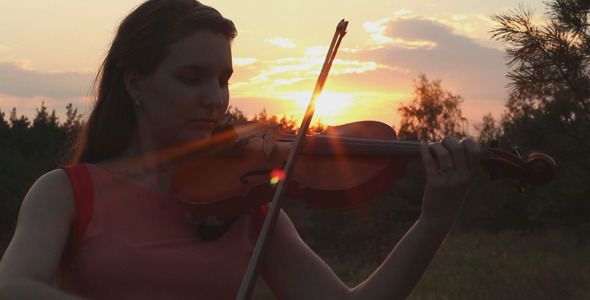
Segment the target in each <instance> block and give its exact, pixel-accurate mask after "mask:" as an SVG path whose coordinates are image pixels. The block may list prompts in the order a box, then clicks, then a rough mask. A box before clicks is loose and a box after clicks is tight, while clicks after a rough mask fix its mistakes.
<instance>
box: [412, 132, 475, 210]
mask: <svg viewBox="0 0 590 300" xmlns="http://www.w3.org/2000/svg"><path fill="white" fill-rule="evenodd" d="M420 152H421V154H422V161H423V163H424V168H425V170H426V178H427V182H426V189H425V192H424V200H423V207H422V214H423V216H427V217H435V218H436V219H439V218H441V217H442V218H443V219H448V218H451V219H453V221H454V219H455V216H456V215H457V213H458V211H459V209H460V208H461V205H462V203H463V200H464V198H465V196H466V195H467V192H468V191H469V187H470V186H471V183H472V182H473V179H474V178H475V175H476V174H477V172H478V170H479V160H480V157H481V150H480V148H479V146H478V145H477V144H476V143H475V142H474V141H473V140H471V139H464V140H462V141H460V142H459V141H457V140H456V139H455V138H453V137H450V136H447V137H445V138H443V139H442V140H441V141H440V142H437V143H429V144H426V143H422V144H421V145H420Z"/></svg>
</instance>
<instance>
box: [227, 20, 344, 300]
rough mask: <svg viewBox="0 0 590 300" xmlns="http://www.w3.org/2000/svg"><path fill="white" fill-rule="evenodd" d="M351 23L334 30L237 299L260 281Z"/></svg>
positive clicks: (241, 297) (249, 293)
mask: <svg viewBox="0 0 590 300" xmlns="http://www.w3.org/2000/svg"><path fill="white" fill-rule="evenodd" d="M347 25H348V21H345V20H342V21H340V23H338V26H337V27H336V32H335V33H334V38H333V39H332V43H331V44H330V49H329V50H328V54H327V55H326V60H325V61H324V65H323V67H322V71H321V72H320V75H319V77H318V81H317V83H316V85H315V89H314V91H313V94H312V96H311V100H310V101H309V105H308V106H307V110H306V111H305V116H304V118H303V121H302V122H301V127H300V128H299V132H298V133H297V136H296V138H295V143H294V145H293V148H292V149H291V153H289V158H288V159H287V163H286V165H285V170H284V178H283V179H282V180H280V181H279V184H278V186H277V190H276V192H275V194H274V197H273V200H272V202H271V203H270V208H269V211H268V215H267V216H266V219H265V220H264V225H263V226H262V230H261V232H260V236H259V238H258V241H257V242H256V246H255V247H254V252H253V253H252V257H251V258H250V263H249V264H248V268H247V269H246V274H245V275H244V278H243V279H242V284H241V286H240V290H239V291H238V295H237V297H236V300H246V299H250V297H251V296H252V292H253V291H254V286H255V285H256V279H257V277H258V272H259V270H260V266H261V264H262V258H263V257H264V253H265V252H266V248H267V246H268V243H269V241H270V237H271V236H272V232H273V230H274V227H275V225H276V222H277V219H278V216H279V212H280V211H281V207H282V206H283V202H284V199H285V192H286V191H287V185H288V183H289V181H290V180H291V177H292V175H293V169H295V164H296V163H297V159H298V157H299V153H300V152H301V148H302V145H303V141H304V139H305V136H306V135H307V132H308V130H309V125H310V124H311V119H312V118H313V114H314V112H315V99H316V98H317V97H318V96H319V95H320V93H321V92H322V89H323V88H324V84H325V83H326V79H327V78H328V72H329V71H330V67H332V62H333V61H334V57H336V52H337V51H338V47H339V46H340V42H341V41H342V38H343V37H344V35H345V34H346V27H347Z"/></svg>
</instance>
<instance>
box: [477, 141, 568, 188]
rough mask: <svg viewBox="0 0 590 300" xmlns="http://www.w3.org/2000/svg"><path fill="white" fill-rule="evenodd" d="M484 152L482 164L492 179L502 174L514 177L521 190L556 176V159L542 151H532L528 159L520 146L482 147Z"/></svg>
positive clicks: (544, 182) (548, 180) (546, 181)
mask: <svg viewBox="0 0 590 300" xmlns="http://www.w3.org/2000/svg"><path fill="white" fill-rule="evenodd" d="M495 145H496V146H497V144H495ZM482 152H483V157H482V159H481V166H482V168H483V169H484V171H486V172H487V173H489V174H490V179H492V180H496V179H499V178H500V177H501V176H508V177H510V178H514V179H516V180H517V181H518V184H517V190H518V191H519V192H524V188H525V185H526V184H535V185H541V184H546V183H548V182H550V181H551V180H553V178H554V177H555V173H556V169H557V165H556V163H555V161H554V160H553V158H551V157H550V156H549V155H547V154H544V153H542V152H538V151H535V152H532V153H531V154H530V155H529V156H528V158H527V159H526V160H524V159H523V158H522V154H521V151H520V148H518V147H514V148H512V151H506V150H502V149H499V148H496V147H490V148H482Z"/></svg>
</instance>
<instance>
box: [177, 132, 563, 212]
mask: <svg viewBox="0 0 590 300" xmlns="http://www.w3.org/2000/svg"><path fill="white" fill-rule="evenodd" d="M216 138H217V140H218V141H216V142H214V143H212V145H211V146H209V147H208V148H209V149H207V150H205V151H201V153H198V154H196V155H194V157H192V158H191V159H187V160H186V161H184V162H183V163H181V164H180V166H179V168H178V170H177V171H176V173H175V178H174V182H173V191H174V193H175V195H176V196H177V197H178V199H180V200H181V201H182V202H183V203H184V204H185V207H186V215H187V217H188V218H189V219H192V220H193V221H197V222H207V223H216V222H220V221H224V220H228V219H230V218H233V217H236V216H240V215H242V214H245V213H249V212H251V211H252V210H253V209H255V208H257V207H259V206H260V205H263V204H265V203H267V202H270V201H271V199H272V196H273V194H274V193H275V187H276V184H273V179H274V180H276V177H279V178H280V175H281V171H282V170H283V168H284V167H285V163H286V161H287V157H288V155H289V153H290V152H291V150H292V147H293V144H294V141H295V135H294V134H289V133H285V132H283V131H281V130H280V125H270V124H265V123H261V122H258V121H250V122H243V123H236V124H231V125H228V126H227V128H225V129H224V130H223V131H221V132H220V133H217V134H216V135H215V137H214V138H213V140H215V139H216ZM419 144H420V143H419V142H417V141H400V140H397V136H396V133H395V131H394V130H393V128H392V127H390V126H389V125H387V124H384V123H381V122H377V121H360V122H354V123H349V124H344V125H340V126H330V127H328V128H327V129H326V130H325V131H324V132H322V133H320V134H308V135H307V136H306V138H305V142H304V143H303V145H302V150H301V153H300V157H299V161H298V163H297V166H296V168H295V169H294V171H293V172H294V173H293V175H292V178H291V180H290V182H289V185H288V189H287V191H286V197H288V198H291V199H302V200H304V201H305V202H306V206H307V207H315V208H322V209H328V210H350V209H356V208H360V207H363V206H366V205H368V204H370V203H372V202H374V201H375V200H377V199H379V198H380V197H381V196H383V195H384V194H385V193H386V192H387V191H388V190H389V189H390V188H391V187H392V186H393V184H394V183H395V181H396V180H397V179H399V178H400V177H403V176H404V175H405V172H406V165H407V164H408V163H409V162H410V161H413V160H417V159H419V158H420V151H419ZM480 148H481V151H482V158H481V161H480V166H481V167H482V169H483V170H484V171H485V172H487V173H489V174H490V177H491V178H492V179H497V178H499V177H500V176H507V177H510V178H514V179H516V180H517V181H518V188H519V190H521V191H522V190H524V186H525V185H526V184H535V185H539V184H545V183H548V182H549V181H551V180H552V179H553V177H554V176H555V172H556V164H555V161H554V160H553V159H552V158H551V157H549V156H548V155H546V154H544V153H541V152H533V153H531V154H530V155H529V157H528V158H527V159H526V160H525V159H523V158H522V157H521V154H520V151H519V150H517V148H515V150H514V151H512V152H511V151H506V150H502V149H499V148H495V147H481V146H480Z"/></svg>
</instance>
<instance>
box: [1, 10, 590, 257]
mask: <svg viewBox="0 0 590 300" xmlns="http://www.w3.org/2000/svg"><path fill="white" fill-rule="evenodd" d="M547 7H548V21H547V22H546V23H545V24H542V25H538V24H535V23H533V17H534V16H533V14H532V13H531V12H530V11H528V10H526V9H524V8H522V7H521V8H519V9H516V10H511V11H508V12H506V13H502V14H498V15H495V16H493V20H494V21H495V22H496V27H495V28H494V29H493V31H492V32H491V35H492V38H493V39H496V40H498V41H501V42H503V43H504V45H505V47H506V53H507V56H508V58H509V59H508V65H509V66H510V71H509V73H508V77H509V79H510V90H509V94H508V98H507V101H506V104H505V110H504V112H503V113H502V115H501V116H500V118H499V119H495V118H494V117H493V116H492V115H491V114H488V115H486V116H484V117H483V119H482V120H481V121H480V122H477V123H476V124H474V125H472V126H474V128H475V130H476V133H477V136H476V139H477V140H478V142H479V143H480V144H482V145H487V144H488V141H489V140H490V139H491V138H495V139H496V140H497V141H498V144H499V147H501V148H507V149H509V148H510V147H512V146H519V147H520V148H521V149H522V151H523V153H525V154H527V153H529V152H530V151H532V150H541V151H544V152H546V153H547V154H549V155H550V156H551V157H553V158H554V159H555V161H556V163H557V166H558V168H557V174H556V177H555V179H554V180H553V181H552V182H550V183H549V184H547V185H543V186H529V187H527V190H526V191H525V192H524V193H518V192H516V191H515V189H516V188H515V182H514V180H512V179H507V178H501V179H499V180H496V181H490V180H489V178H488V177H489V176H488V174H485V173H484V172H481V174H480V176H479V177H478V178H477V180H476V184H475V185H474V186H473V188H472V190H471V192H470V194H469V197H468V199H467V201H466V203H465V207H464V210H463V213H462V214H461V216H460V219H459V223H458V227H459V228H460V229H462V230H485V231H491V232H500V231H502V230H508V229H510V230H520V231H538V230H546V229H555V228H558V229H563V230H567V231H569V232H572V233H574V234H576V235H577V237H578V240H579V241H580V243H584V242H586V241H587V240H588V237H590V218H588V216H589V215H590V185H589V184H588V178H590V136H589V135H590V73H589V70H590V31H589V30H588V21H587V20H588V14H589V13H590V3H589V2H588V1H582V0H554V1H552V2H548V3H547ZM462 103H463V98H462V97H461V96H459V95H456V94H454V93H452V92H451V91H447V90H445V89H444V88H443V87H442V82H441V80H430V79H429V78H428V77H427V76H426V75H425V74H420V75H419V76H418V77H417V78H416V80H415V81H414V96H413V98H412V99H411V100H410V101H409V102H408V103H406V104H401V105H400V106H399V107H398V108H397V111H398V113H399V114H400V116H401V122H400V127H399V128H396V131H397V134H398V138H399V139H402V140H426V141H433V140H438V139H440V138H442V137H443V136H445V135H452V136H455V137H457V138H462V137H465V136H467V131H468V130H467V129H468V125H469V124H468V122H467V119H466V118H465V117H463V116H462V114H461V104H462ZM66 109H67V113H66V120H65V121H64V122H60V121H59V119H58V118H57V117H56V116H55V112H54V111H53V112H51V113H49V112H48V110H47V108H46V107H45V105H44V104H42V106H41V108H39V109H37V114H36V116H35V117H34V119H33V120H32V121H31V120H29V119H27V118H26V117H24V116H20V117H19V116H17V112H16V109H13V110H12V111H11V112H10V113H9V115H8V116H6V115H5V113H4V112H2V111H0V237H3V238H4V239H6V238H8V237H9V236H10V235H11V234H12V232H13V230H14V225H15V223H16V218H17V214H18V209H19V207H20V203H21V201H22V199H23V198H24V195H25V193H26V192H27V190H28V188H29V187H30V186H31V184H32V183H33V182H34V180H36V179H37V178H38V177H39V176H40V175H42V174H43V173H45V172H47V171H49V170H52V169H54V168H56V167H57V166H58V165H60V164H63V163H66V162H67V158H68V155H69V153H68V150H69V149H71V143H72V141H73V140H74V138H75V135H76V133H77V132H78V131H79V129H80V128H81V126H83V120H82V118H81V116H80V115H79V113H78V111H77V110H75V109H73V107H72V105H71V104H70V105H68V106H67V107H66ZM230 112H231V113H232V115H233V120H234V121H245V120H248V117H247V116H246V115H244V114H243V112H241V111H240V109H239V108H236V107H230ZM250 119H255V120H259V121H263V122H267V123H271V124H282V125H283V129H284V130H288V131H296V130H297V124H298V122H297V120H296V119H295V118H293V117H292V116H291V117H286V116H283V117H282V118H279V117H277V116H269V115H268V114H267V112H266V110H264V109H263V110H262V111H261V112H260V113H259V114H256V115H255V116H253V117H251V118H250ZM325 128H326V125H325V124H322V123H318V124H316V125H315V127H314V128H312V131H315V132H321V131H323V130H324V129H325ZM525 159H526V157H525ZM424 180H425V177H424V174H423V171H422V166H421V165H420V164H419V163H411V164H409V165H408V166H407V175H406V176H405V177H403V178H401V179H400V180H398V182H397V183H396V184H395V186H394V187H393V188H392V189H391V191H390V192H388V193H387V194H386V195H384V196H383V197H382V199H380V200H378V201H376V202H375V203H374V204H372V205H371V206H370V207H368V208H366V209H364V210H358V211H352V212H346V213H343V214H331V213H328V212H322V211H315V210H313V211H311V212H307V213H306V215H305V217H303V213H302V212H301V210H300V208H301V204H298V203H295V202H294V203H289V204H288V206H287V207H286V209H288V210H291V217H292V218H293V219H294V221H295V222H296V224H297V226H298V229H299V231H300V232H301V234H302V236H303V237H304V238H305V239H306V241H307V242H308V243H310V244H311V245H312V246H314V245H315V246H318V245H319V246H320V247H324V248H325V249H332V250H326V251H334V253H336V254H335V255H340V254H339V253H340V252H338V251H337V250H334V249H337V248H347V247H348V248H349V249H355V247H357V248H358V249H359V251H361V250H360V249H374V250H370V251H376V253H373V254H371V255H374V256H376V257H380V255H381V253H379V251H380V250H379V249H381V248H380V247H379V246H378V244H379V243H381V242H382V240H383V238H380V237H382V236H384V235H385V236H387V234H386V233H387V232H396V231H395V230H392V227H394V226H396V225H398V224H399V222H404V221H408V222H410V221H411V220H415V218H416V217H417V216H418V214H419V212H420V205H421V193H422V190H423V187H424V182H425V181H424ZM304 218H305V219H304ZM319 224H321V226H320V225H319ZM346 224H348V225H347V226H345V225H346ZM340 227H342V228H347V229H346V230H341V229H339V228H340ZM334 233H336V234H334ZM326 235H331V236H334V235H335V236H338V237H342V239H340V242H342V241H350V240H355V242H350V243H351V244H349V245H342V244H339V245H335V244H330V242H327V241H326V240H325V239H324V238H323V237H325V236H326ZM351 236H354V239H352V238H351ZM392 238H393V237H392ZM367 245H373V246H375V245H376V247H368V248H367V247H366V246H367ZM353 251H354V250H353ZM363 251H369V250H363ZM377 259H378V258H377Z"/></svg>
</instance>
